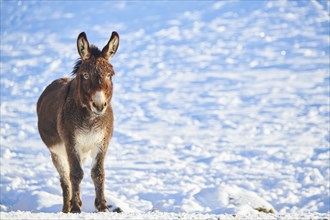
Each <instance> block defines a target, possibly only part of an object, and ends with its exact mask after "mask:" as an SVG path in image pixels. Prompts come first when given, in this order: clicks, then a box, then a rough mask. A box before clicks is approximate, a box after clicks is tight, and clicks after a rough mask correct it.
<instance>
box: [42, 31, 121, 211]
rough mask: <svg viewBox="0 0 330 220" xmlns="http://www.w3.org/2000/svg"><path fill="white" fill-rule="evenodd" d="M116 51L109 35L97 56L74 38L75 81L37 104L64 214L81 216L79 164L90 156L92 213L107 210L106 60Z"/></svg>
mask: <svg viewBox="0 0 330 220" xmlns="http://www.w3.org/2000/svg"><path fill="white" fill-rule="evenodd" d="M118 46H119V35H118V34H117V33H116V32H112V35H111V38H110V40H109V42H108V43H107V45H105V47H104V48H103V49H102V51H100V50H99V49H98V48H97V47H95V46H93V45H89V43H88V40H87V37H86V34H85V33H84V32H83V33H81V34H80V35H79V36H78V39H77V48H78V52H79V55H80V57H81V59H79V60H78V61H77V63H76V65H75V67H74V70H73V71H72V73H73V75H75V77H74V78H61V79H57V80H55V81H54V82H52V83H51V84H50V85H49V86H48V87H47V88H46V89H45V91H44V92H43V93H42V94H41V96H40V98H39V100H38V103H37V113H38V129H39V133H40V136H41V139H42V140H43V142H44V143H45V144H46V145H47V147H48V148H49V150H50V152H51V157H52V161H53V163H54V165H55V167H56V169H57V171H58V173H59V175H60V181H61V187H62V191H63V208H62V211H63V212H65V213H68V212H78V213H79V212H81V205H82V202H81V198H80V186H79V185H80V182H81V180H82V179H83V176H84V172H83V169H82V165H83V162H84V161H85V160H86V157H87V156H88V155H91V157H92V169H91V176H92V179H93V182H94V186H95V203H94V205H95V208H96V209H97V211H108V206H107V202H106V200H105V197H104V158H105V155H106V152H107V149H108V145H109V140H110V138H111V136H112V131H113V111H112V108H111V105H110V100H111V97H112V76H113V75H114V74H115V73H114V70H113V68H112V65H111V64H110V63H109V59H110V58H111V57H112V56H113V55H114V54H115V53H116V51H117V49H118Z"/></svg>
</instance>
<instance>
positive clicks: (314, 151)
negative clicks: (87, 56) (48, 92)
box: [0, 0, 330, 220]
mask: <svg viewBox="0 0 330 220" xmlns="http://www.w3.org/2000/svg"><path fill="white" fill-rule="evenodd" d="M329 11H330V3H329V1H321V0H313V1H220V2H215V1H214V2H213V1H141V2H140V1H127V2H125V1H113V2H110V1H95V2H92V1H65V2H64V1H62V2H56V1H42V2H41V1H36V2H34V1H3V0H2V1H1V135H0V138H1V151H0V153H1V182H0V187H1V195H0V198H1V201H0V208H1V212H0V214H1V215H0V219H67V218H70V219H214V220H217V219H329V212H330V207H329V206H330V202H329V200H330V192H329V182H330V179H329V178H330V177H329V176H330V170H329V167H330V164H329V159H330V158H329V157H330V146H329V143H330V135H329V132H330V128H329V123H330V119H329V114H330V109H329V108H330V106H329V101H330V100H329V83H330V75H329V74H330V73H329ZM114 30H116V31H117V32H118V33H119V35H120V46H119V49H118V52H117V54H116V55H115V57H114V58H113V59H112V60H111V63H112V64H113V66H114V68H115V71H116V75H115V77H114V79H113V80H114V96H113V99H112V106H113V109H114V112H115V131H114V137H113V139H112V140H111V142H110V148H109V151H108V155H107V158H106V164H105V169H106V171H105V173H106V197H107V200H108V203H110V204H112V205H114V206H119V207H121V208H122V209H123V210H124V213H122V214H117V213H93V212H94V205H93V203H94V187H93V184H92V181H91V178H90V175H89V173H90V171H89V167H90V161H88V162H87V164H86V166H85V167H84V172H85V176H84V180H83V182H82V185H81V186H82V200H83V207H82V210H83V213H82V214H79V215H78V214H76V215H73V214H70V215H65V214H62V213H60V210H61V207H62V196H61V188H60V184H59V177H58V174H57V172H56V170H55V168H54V167H53V164H52V162H51V158H50V153H49V151H48V150H47V148H46V147H45V145H44V144H43V143H42V141H41V139H40V137H39V134H38V130H37V117H36V111H35V106H36V102H37V99H38V97H39V95H40V94H41V92H42V91H43V89H44V88H45V87H46V86H47V85H48V84H49V83H50V82H52V81H53V80H54V79H56V78H60V77H68V76H70V74H71V71H72V68H73V64H74V62H75V61H76V59H77V58H78V53H77V50H76V39H77V36H78V34H79V33H80V32H82V31H85V32H86V34H87V37H88V39H89V41H90V42H91V43H94V44H95V45H97V46H99V47H101V48H102V47H103V46H104V45H105V44H106V43H107V41H108V39H109V37H110V35H111V32H112V31H114ZM257 209H258V210H264V211H272V212H274V213H275V214H266V213H262V212H258V211H257Z"/></svg>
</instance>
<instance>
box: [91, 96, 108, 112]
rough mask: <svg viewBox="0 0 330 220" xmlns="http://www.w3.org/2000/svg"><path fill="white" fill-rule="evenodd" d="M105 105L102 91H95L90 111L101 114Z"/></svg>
mask: <svg viewBox="0 0 330 220" xmlns="http://www.w3.org/2000/svg"><path fill="white" fill-rule="evenodd" d="M107 105H108V103H107V101H106V98H105V96H104V93H103V92H101V91H98V92H96V93H95V95H94V97H93V100H92V106H91V107H92V111H93V112H94V113H95V114H97V115H101V114H103V113H104V112H105V110H106V108H107Z"/></svg>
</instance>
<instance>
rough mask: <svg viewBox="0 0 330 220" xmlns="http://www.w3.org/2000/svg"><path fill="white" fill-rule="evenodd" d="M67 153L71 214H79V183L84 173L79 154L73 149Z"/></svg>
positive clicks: (80, 203)
mask: <svg viewBox="0 0 330 220" xmlns="http://www.w3.org/2000/svg"><path fill="white" fill-rule="evenodd" d="M67 151H68V159H69V164H70V180H71V188H72V197H71V206H72V209H71V212H73V213H80V212H81V205H82V202H81V199H80V183H81V180H82V179H83V177H84V171H83V169H82V167H81V159H80V156H79V154H78V153H77V152H76V150H75V149H74V148H71V149H70V150H67Z"/></svg>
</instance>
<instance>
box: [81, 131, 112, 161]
mask: <svg viewBox="0 0 330 220" xmlns="http://www.w3.org/2000/svg"><path fill="white" fill-rule="evenodd" d="M104 144H106V143H105V132H104V131H103V130H101V129H94V130H79V131H76V133H75V149H76V151H77V153H78V154H79V156H80V158H81V160H82V162H84V161H85V160H86V157H87V156H88V155H91V157H92V159H94V158H95V157H96V155H97V154H98V152H99V151H100V150H102V148H103V146H104Z"/></svg>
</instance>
